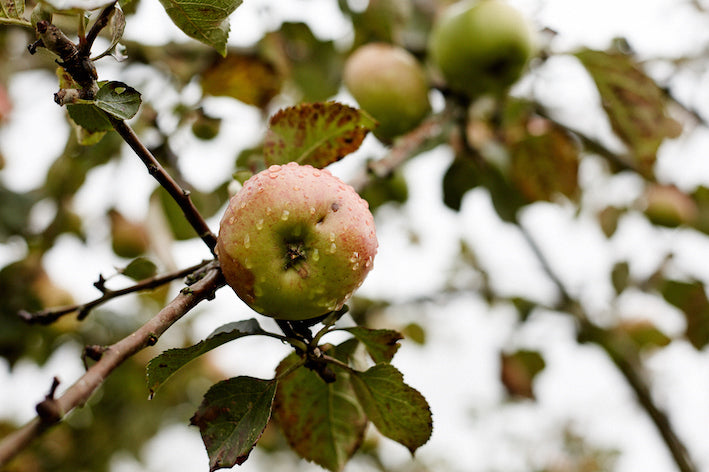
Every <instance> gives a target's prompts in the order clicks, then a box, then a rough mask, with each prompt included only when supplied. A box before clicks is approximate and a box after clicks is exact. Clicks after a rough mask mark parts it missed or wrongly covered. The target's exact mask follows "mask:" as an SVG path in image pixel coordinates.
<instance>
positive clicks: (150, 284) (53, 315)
mask: <svg viewBox="0 0 709 472" xmlns="http://www.w3.org/2000/svg"><path fill="white" fill-rule="evenodd" d="M206 264H207V262H206V261H205V262H201V263H199V264H197V265H194V266H192V267H188V268H186V269H182V270H180V271H177V272H172V273H169V274H165V275H161V276H158V277H151V278H149V279H145V280H141V281H140V282H138V283H136V284H134V285H131V286H130V287H126V288H122V289H120V290H109V289H105V288H104V289H102V292H103V295H101V296H100V297H98V298H95V299H94V300H91V301H90V302H86V303H83V304H81V305H72V306H66V307H60V308H48V309H46V310H42V311H38V312H35V313H29V312H27V311H24V310H23V311H21V312H19V313H18V314H17V315H18V316H19V317H20V318H22V320H24V321H25V322H27V323H30V324H41V325H48V324H51V323H54V322H55V321H57V320H58V319H59V318H61V317H62V316H64V315H68V314H70V313H75V312H76V313H78V319H79V320H83V319H84V318H86V317H87V316H88V315H89V313H90V312H91V310H93V309H94V308H96V307H97V306H99V305H103V304H104V303H106V302H108V301H109V300H113V299H114V298H118V297H121V296H123V295H128V294H130V293H135V292H140V291H143V290H151V289H154V288H157V287H160V286H162V285H165V284H167V283H169V282H172V281H173V280H176V279H179V278H182V277H187V276H188V275H189V274H191V273H193V272H194V271H196V270H197V269H199V268H200V267H203V266H204V265H206Z"/></svg>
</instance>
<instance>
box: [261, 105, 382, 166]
mask: <svg viewBox="0 0 709 472" xmlns="http://www.w3.org/2000/svg"><path fill="white" fill-rule="evenodd" d="M375 123H376V122H375V121H374V120H373V119H372V118H371V117H370V116H369V115H367V114H366V113H365V112H363V111H361V110H358V109H356V108H352V107H349V106H347V105H343V104H341V103H337V102H325V103H301V104H299V105H296V106H293V107H289V108H285V109H282V110H280V111H279V112H278V113H276V114H275V115H274V116H273V117H272V118H271V120H270V122H269V127H268V130H267V131H266V137H265V138H264V145H263V147H264V157H265V160H266V165H273V164H285V163H287V162H292V161H294V162H297V163H299V164H310V165H312V166H313V167H317V168H323V167H325V166H327V165H328V164H332V163H333V162H336V161H338V160H340V159H342V158H343V157H345V156H346V155H347V154H349V153H351V152H354V151H356V150H357V149H358V148H359V146H360V145H361V144H362V141H363V140H364V137H365V136H366V135H367V133H368V132H369V131H370V130H372V129H373V128H374V126H375Z"/></svg>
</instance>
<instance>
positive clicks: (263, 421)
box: [190, 377, 278, 472]
mask: <svg viewBox="0 0 709 472" xmlns="http://www.w3.org/2000/svg"><path fill="white" fill-rule="evenodd" d="M277 383H278V382H277V381H275V380H262V379H256V378H253V377H235V378H232V379H229V380H224V381H222V382H219V383H217V384H214V385H213V386H212V388H210V389H209V391H207V393H206V394H205V395H204V400H203V401H202V404H201V405H200V406H199V409H198V410H197V412H196V413H195V414H194V416H193V417H192V418H191V419H190V424H192V425H194V426H197V427H198V428H199V431H200V433H201V435H202V441H203V442H204V445H205V447H206V448H207V454H208V455H209V470H210V472H211V471H214V470H217V469H222V468H230V467H233V466H234V465H237V464H238V465H241V464H243V463H244V461H246V459H247V458H248V457H249V454H250V453H251V450H252V449H253V448H254V446H255V445H256V442H257V441H258V440H259V438H260V437H261V434H263V430H264V429H266V425H268V421H269V420H270V418H271V406H272V404H273V397H274V395H275V393H276V385H277Z"/></svg>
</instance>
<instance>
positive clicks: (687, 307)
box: [662, 280, 709, 349]
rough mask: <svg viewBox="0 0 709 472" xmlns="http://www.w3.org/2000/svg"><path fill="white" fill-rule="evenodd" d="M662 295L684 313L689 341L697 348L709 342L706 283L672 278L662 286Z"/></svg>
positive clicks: (708, 306) (708, 304) (708, 310)
mask: <svg viewBox="0 0 709 472" xmlns="http://www.w3.org/2000/svg"><path fill="white" fill-rule="evenodd" d="M662 296H663V297H664V298H665V300H667V302H668V303H670V304H672V305H674V306H676V307H677V308H679V309H680V310H682V312H683V313H684V316H685V318H686V319H687V329H686V331H685V335H686V336H687V339H689V342H691V343H692V345H693V346H694V347H695V348H697V349H702V348H703V347H704V346H706V345H707V344H709V300H707V294H706V291H705V289H704V284H703V283H701V282H698V281H697V282H680V281H677V280H670V281H667V282H666V283H665V284H664V286H663V287H662Z"/></svg>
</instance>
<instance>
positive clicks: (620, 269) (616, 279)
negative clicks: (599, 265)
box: [611, 261, 631, 295]
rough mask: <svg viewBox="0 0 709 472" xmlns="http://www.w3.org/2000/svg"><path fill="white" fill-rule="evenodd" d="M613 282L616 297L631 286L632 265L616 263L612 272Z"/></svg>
mask: <svg viewBox="0 0 709 472" xmlns="http://www.w3.org/2000/svg"><path fill="white" fill-rule="evenodd" d="M611 282H612V283H613V288H614V289H615V293H616V295H620V294H621V293H622V292H623V291H624V290H625V289H626V288H628V286H629V285H630V282H631V279H630V264H628V262H627V261H621V262H616V263H615V265H614V266H613V270H612V271H611Z"/></svg>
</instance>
